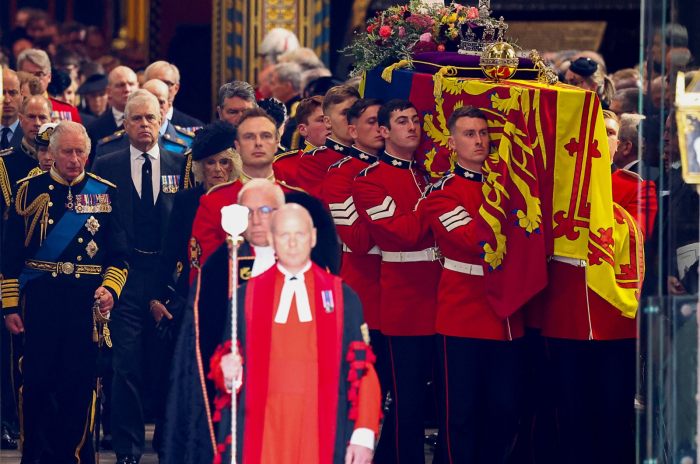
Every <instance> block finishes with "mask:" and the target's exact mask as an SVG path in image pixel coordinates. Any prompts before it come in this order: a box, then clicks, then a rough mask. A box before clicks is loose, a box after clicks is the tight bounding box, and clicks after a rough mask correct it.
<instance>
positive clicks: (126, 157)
mask: <svg viewBox="0 0 700 464" xmlns="http://www.w3.org/2000/svg"><path fill="white" fill-rule="evenodd" d="M130 158H131V157H130V153H129V147H126V148H125V149H123V150H119V151H116V152H114V153H110V154H108V155H105V156H102V157H100V158H99V159H97V160H95V165H94V166H93V169H92V172H93V173H94V174H96V175H98V176H100V177H102V178H104V179H107V180H108V181H110V182H112V183H113V184H116V185H117V198H116V201H117V202H118V203H119V207H120V211H121V219H122V223H123V225H124V229H125V230H126V235H127V238H128V240H129V244H130V248H133V246H131V245H133V239H134V236H135V231H134V210H133V194H132V189H131V186H132V185H133V181H132V179H131V159H130ZM159 160H160V174H161V176H177V175H179V174H180V170H181V168H182V163H183V162H184V157H183V156H182V155H181V154H180V153H173V152H171V151H168V150H164V149H163V148H162V147H161V148H160V157H159ZM174 199H175V194H173V193H165V192H163V190H162V183H161V192H160V193H159V198H158V201H160V202H162V207H161V210H160V221H161V222H160V227H161V229H160V230H162V231H165V230H166V227H167V226H168V220H169V218H170V211H171V210H172V208H173V201H174Z"/></svg>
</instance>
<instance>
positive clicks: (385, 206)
mask: <svg viewBox="0 0 700 464" xmlns="http://www.w3.org/2000/svg"><path fill="white" fill-rule="evenodd" d="M393 203H394V199H393V198H391V197H390V196H387V197H386V198H384V201H383V202H382V204H381V205H378V206H374V207H372V208H370V209H368V210H367V214H368V215H369V216H371V215H373V214H375V213H380V212H382V211H387V210H388V209H389V208H390V207H391V204H393Z"/></svg>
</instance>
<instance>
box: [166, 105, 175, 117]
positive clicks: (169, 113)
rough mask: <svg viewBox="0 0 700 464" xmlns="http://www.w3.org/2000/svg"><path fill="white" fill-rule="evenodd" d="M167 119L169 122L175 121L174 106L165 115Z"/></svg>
mask: <svg viewBox="0 0 700 464" xmlns="http://www.w3.org/2000/svg"><path fill="white" fill-rule="evenodd" d="M165 119H167V120H168V121H170V120H171V119H173V106H172V105H171V106H170V109H169V110H168V112H167V113H165Z"/></svg>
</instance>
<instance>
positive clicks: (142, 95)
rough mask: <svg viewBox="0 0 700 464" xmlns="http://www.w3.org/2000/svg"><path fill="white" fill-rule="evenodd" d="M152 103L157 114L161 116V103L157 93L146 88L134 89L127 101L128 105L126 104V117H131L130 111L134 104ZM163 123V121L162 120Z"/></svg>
mask: <svg viewBox="0 0 700 464" xmlns="http://www.w3.org/2000/svg"><path fill="white" fill-rule="evenodd" d="M144 104H151V105H153V106H154V108H155V109H156V114H157V115H158V116H160V103H158V99H157V98H156V96H155V95H153V94H152V93H151V92H149V91H148V90H145V89H138V90H134V91H133V92H132V93H131V95H129V99H128V100H127V101H126V106H124V119H129V113H131V111H129V110H130V109H131V106H132V105H144ZM161 123H162V121H161Z"/></svg>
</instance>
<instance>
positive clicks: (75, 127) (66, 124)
mask: <svg viewBox="0 0 700 464" xmlns="http://www.w3.org/2000/svg"><path fill="white" fill-rule="evenodd" d="M67 133H71V134H79V135H82V136H83V139H85V153H86V154H87V153H90V149H91V148H92V143H91V142H90V137H88V135H87V131H86V130H85V126H83V125H82V124H78V123H77V122H73V121H61V122H60V123H58V125H57V126H56V128H55V129H54V130H53V134H51V138H50V139H49V149H50V150H51V153H52V154H53V155H54V156H56V155H58V147H59V145H61V138H62V137H63V134H67Z"/></svg>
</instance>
